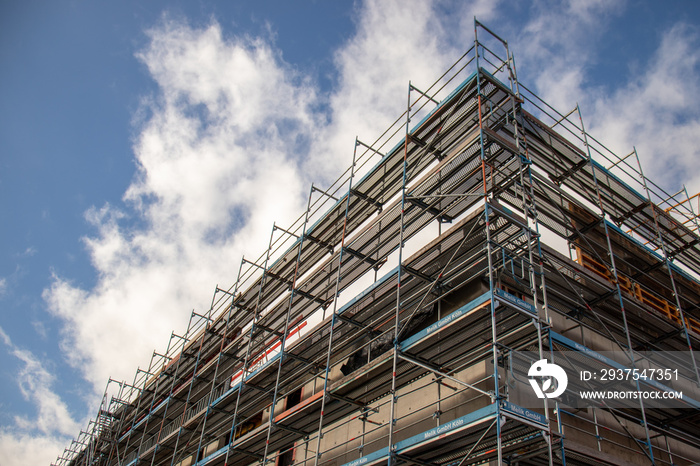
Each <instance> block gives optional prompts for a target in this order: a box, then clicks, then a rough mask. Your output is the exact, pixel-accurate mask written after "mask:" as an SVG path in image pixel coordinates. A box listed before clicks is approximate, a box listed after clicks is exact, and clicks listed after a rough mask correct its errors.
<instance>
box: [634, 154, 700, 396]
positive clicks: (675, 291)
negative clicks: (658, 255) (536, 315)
mask: <svg viewBox="0 0 700 466" xmlns="http://www.w3.org/2000/svg"><path fill="white" fill-rule="evenodd" d="M633 149H634V156H635V157H636V159H637V166H638V167H639V174H640V175H641V176H642V185H643V186H644V191H645V192H646V194H647V201H648V202H649V207H650V208H651V214H652V217H653V219H654V228H655V229H656V237H657V238H658V240H659V244H660V245H661V252H663V255H664V262H665V263H666V269H668V277H669V279H670V280H671V287H672V289H673V298H674V299H675V301H676V308H677V309H678V313H679V315H680V318H681V324H683V334H684V336H685V342H686V344H687V345H688V352H689V353H690V359H691V360H692V361H693V371H694V372H695V379H696V380H697V383H698V385H700V374H698V364H697V362H696V361H695V355H694V354H693V344H692V343H691V341H690V334H689V333H688V325H687V323H686V321H685V314H684V312H683V306H681V300H680V296H679V295H678V289H677V288H676V280H675V279H674V278H673V268H672V267H673V263H672V262H671V258H670V257H669V254H668V250H667V248H666V241H664V238H663V235H662V234H661V229H660V228H659V219H658V218H657V217H656V205H655V204H654V203H653V202H652V201H651V193H650V192H649V187H648V186H647V179H646V177H645V176H644V170H643V169H642V163H641V162H640V160H639V155H638V154H637V148H636V147H634V148H633ZM684 189H685V187H684Z"/></svg>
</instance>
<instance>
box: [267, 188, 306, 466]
mask: <svg viewBox="0 0 700 466" xmlns="http://www.w3.org/2000/svg"><path fill="white" fill-rule="evenodd" d="M313 193H314V187H313V185H311V189H310V190H309V201H308V203H307V205H306V214H305V215H304V225H303V227H302V229H301V236H300V237H299V252H298V253H297V262H296V265H295V266H294V275H293V276H292V289H291V291H290V292H289V305H288V306H287V315H286V318H285V321H284V332H283V333H282V341H281V343H280V350H279V351H280V357H279V360H278V364H277V378H276V380H275V392H274V394H273V395H272V406H271V407H270V425H269V426H268V427H267V439H266V441H265V452H264V453H263V464H267V462H268V459H267V455H268V453H269V451H268V448H269V446H270V435H271V434H272V428H273V427H274V425H275V405H276V404H277V398H278V396H279V385H280V377H281V376H282V363H283V362H284V351H285V348H286V343H287V338H288V337H289V335H288V333H289V321H290V317H291V313H292V304H293V303H294V293H295V291H296V286H297V278H299V263H300V262H301V253H302V250H303V248H304V238H305V237H306V226H307V224H308V222H309V211H310V210H311V196H313Z"/></svg>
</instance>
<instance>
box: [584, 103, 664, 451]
mask: <svg viewBox="0 0 700 466" xmlns="http://www.w3.org/2000/svg"><path fill="white" fill-rule="evenodd" d="M576 111H577V112H578V117H579V121H580V122H581V134H582V135H583V144H584V146H586V155H587V158H588V164H589V165H590V166H591V173H592V174H593V184H594V185H595V192H596V197H597V198H598V207H599V208H600V216H601V222H602V223H603V229H604V231H605V241H606V243H607V246H608V256H609V258H610V269H611V272H612V274H613V278H614V279H615V287H616V288H617V298H618V301H619V304H620V313H621V314H622V322H623V324H624V328H625V337H626V338H627V350H628V352H629V355H628V357H629V358H630V362H631V364H632V369H633V370H634V368H635V358H634V350H633V349H632V338H631V337H630V331H629V326H628V324H627V313H626V312H625V303H624V300H623V297H622V288H620V282H619V280H618V276H617V267H616V266H615V253H614V251H613V248H612V242H611V241H610V230H609V229H608V221H607V213H606V211H605V206H604V205H603V198H602V197H601V194H600V186H599V185H598V177H597V175H596V168H595V164H594V163H593V158H592V157H591V148H590V146H589V145H588V135H587V133H586V128H585V126H584V124H583V116H582V114H581V107H579V105H578V103H577V104H576ZM635 384H636V386H637V391H638V392H639V391H640V388H639V380H636V381H635ZM639 407H640V410H641V413H642V422H643V423H644V432H645V433H646V439H647V440H646V445H647V450H648V451H647V452H646V454H647V456H648V457H649V459H650V460H651V463H652V464H656V462H655V461H654V452H653V450H652V447H651V437H650V436H649V425H648V424H647V416H646V412H645V409H644V401H643V400H642V397H641V396H640V397H639ZM635 441H636V439H635ZM642 451H644V449H642Z"/></svg>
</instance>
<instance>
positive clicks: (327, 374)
mask: <svg viewBox="0 0 700 466" xmlns="http://www.w3.org/2000/svg"><path fill="white" fill-rule="evenodd" d="M357 146H358V140H357V137H355V147H354V148H353V151H352V165H350V179H349V180H348V194H347V199H346V202H345V218H344V219H343V231H342V234H341V237H340V238H341V239H340V251H339V252H338V272H337V273H336V278H335V291H334V292H333V314H332V315H331V328H330V331H329V334H328V352H327V353H326V370H325V372H324V377H323V396H322V397H321V414H320V415H319V418H318V436H317V437H316V452H315V454H314V466H318V460H319V458H320V457H321V439H323V414H324V410H325V409H326V401H327V398H328V380H329V378H330V375H331V353H332V350H333V333H334V330H335V323H336V318H337V312H338V294H339V293H340V278H341V276H342V275H341V268H342V266H343V253H344V252H345V235H346V233H347V228H348V214H349V212H350V196H351V195H352V181H353V178H354V177H355V158H356V156H357Z"/></svg>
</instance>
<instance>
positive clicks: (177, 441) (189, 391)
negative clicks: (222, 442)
mask: <svg viewBox="0 0 700 466" xmlns="http://www.w3.org/2000/svg"><path fill="white" fill-rule="evenodd" d="M193 317H199V318H200V319H201V318H202V316H200V315H199V314H197V313H195V312H194V311H192V314H191V315H190V322H191V321H192V318H193ZM206 325H207V324H205V327H204V330H205V331H206ZM205 336H206V335H205V333H204V332H203V333H202V336H201V337H200V341H199V347H198V348H197V357H196V358H195V361H194V368H193V370H192V377H190V386H189V387H188V388H187V398H186V399H185V405H184V406H183V408H182V424H183V425H184V424H185V422H187V420H188V419H187V409H188V407H189V404H190V399H191V397H192V388H193V387H194V381H195V379H196V378H197V371H198V370H199V363H200V361H201V358H202V346H203V345H204V340H205V338H204V337H205ZM183 350H184V346H183ZM183 354H184V352H183ZM181 437H182V432H181V433H179V434H178V436H177V438H176V439H175V448H173V457H172V459H171V460H170V465H171V466H173V465H174V464H175V460H176V459H177V448H178V446H179V445H180V438H181ZM188 444H189V441H188V443H187V444H185V448H187V446H188Z"/></svg>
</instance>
